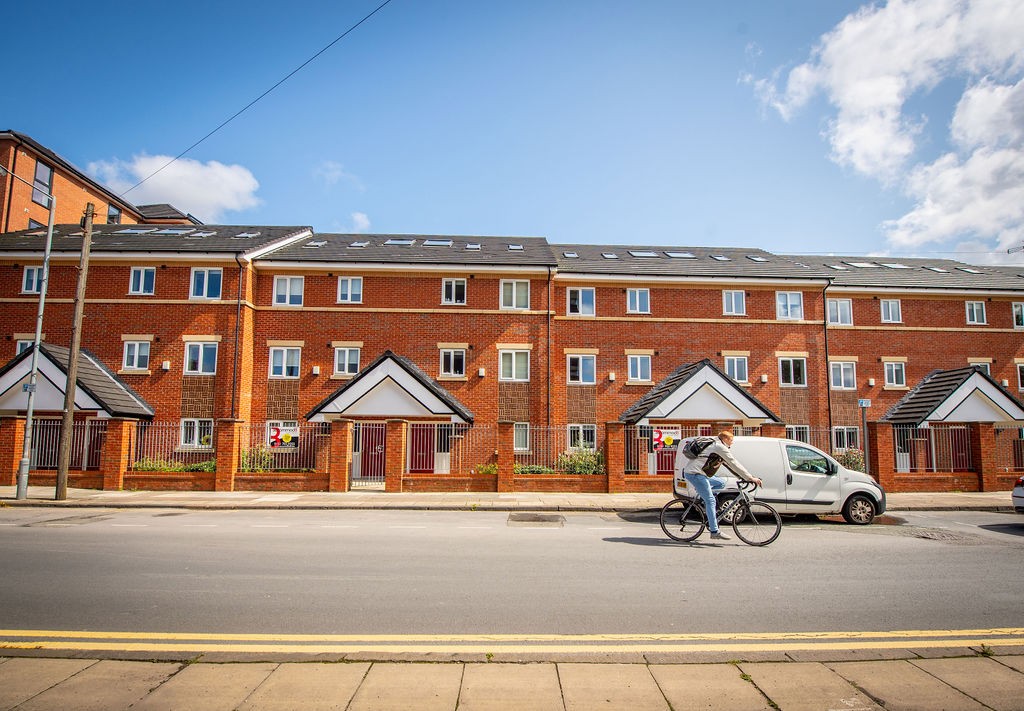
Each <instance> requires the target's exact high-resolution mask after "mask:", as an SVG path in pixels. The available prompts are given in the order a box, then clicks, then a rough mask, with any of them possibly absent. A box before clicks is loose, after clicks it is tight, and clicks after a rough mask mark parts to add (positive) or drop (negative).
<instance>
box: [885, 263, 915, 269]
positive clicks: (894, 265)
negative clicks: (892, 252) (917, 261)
mask: <svg viewBox="0 0 1024 711" xmlns="http://www.w3.org/2000/svg"><path fill="white" fill-rule="evenodd" d="M882 266H883V267H888V268H889V269H910V267H908V266H907V265H906V264H900V263H899V262H882Z"/></svg>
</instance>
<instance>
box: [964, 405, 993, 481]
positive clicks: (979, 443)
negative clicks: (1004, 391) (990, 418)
mask: <svg viewBox="0 0 1024 711" xmlns="http://www.w3.org/2000/svg"><path fill="white" fill-rule="evenodd" d="M968 431H969V432H970V437H971V464H972V466H973V467H974V471H976V472H977V473H978V491H999V489H1000V486H999V469H998V467H997V465H996V460H997V457H996V429H995V427H994V426H993V425H992V423H991V422H972V423H971V424H970V425H969V426H968Z"/></svg>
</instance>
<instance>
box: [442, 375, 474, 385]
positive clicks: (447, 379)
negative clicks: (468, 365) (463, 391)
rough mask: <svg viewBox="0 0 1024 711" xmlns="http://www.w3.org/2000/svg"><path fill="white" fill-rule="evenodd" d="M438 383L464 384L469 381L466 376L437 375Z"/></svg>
mask: <svg viewBox="0 0 1024 711" xmlns="http://www.w3.org/2000/svg"><path fill="white" fill-rule="evenodd" d="M437 379H438V380H439V381H442V380H443V381H445V382H448V383H451V382H466V381H468V380H469V377H468V376H465V375H439V376H437Z"/></svg>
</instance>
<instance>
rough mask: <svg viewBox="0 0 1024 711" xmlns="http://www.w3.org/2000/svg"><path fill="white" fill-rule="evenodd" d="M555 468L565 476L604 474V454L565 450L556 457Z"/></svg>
mask: <svg viewBox="0 0 1024 711" xmlns="http://www.w3.org/2000/svg"><path fill="white" fill-rule="evenodd" d="M555 468H557V469H559V470H560V471H563V472H565V473H566V474H604V454H603V453H602V452H598V451H595V450H592V449H567V450H566V451H564V452H562V453H561V454H559V455H558V461H556V462H555Z"/></svg>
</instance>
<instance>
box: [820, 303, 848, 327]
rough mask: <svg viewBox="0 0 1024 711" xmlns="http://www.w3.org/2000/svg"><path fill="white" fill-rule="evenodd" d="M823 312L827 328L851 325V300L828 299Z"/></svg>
mask: <svg viewBox="0 0 1024 711" xmlns="http://www.w3.org/2000/svg"><path fill="white" fill-rule="evenodd" d="M825 310H826V312H827V316H826V317H827V318H828V325H829V326H852V325H853V299H828V300H827V301H826V303H825Z"/></svg>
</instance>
